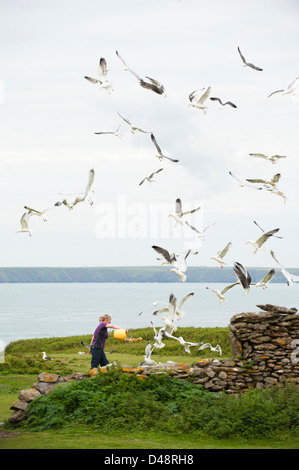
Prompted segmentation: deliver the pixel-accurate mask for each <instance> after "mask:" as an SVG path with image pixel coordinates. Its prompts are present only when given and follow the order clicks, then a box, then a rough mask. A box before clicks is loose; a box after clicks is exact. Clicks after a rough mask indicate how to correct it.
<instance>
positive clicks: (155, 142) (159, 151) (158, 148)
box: [151, 133, 164, 157]
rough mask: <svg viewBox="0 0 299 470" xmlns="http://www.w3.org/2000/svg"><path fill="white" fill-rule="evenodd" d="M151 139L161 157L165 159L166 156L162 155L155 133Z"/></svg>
mask: <svg viewBox="0 0 299 470" xmlns="http://www.w3.org/2000/svg"><path fill="white" fill-rule="evenodd" d="M151 139H152V142H153V144H154V145H155V147H156V149H157V151H158V153H159V155H161V157H163V156H164V155H163V154H162V151H161V148H160V147H159V145H158V143H157V141H156V138H155V136H154V134H153V133H151Z"/></svg>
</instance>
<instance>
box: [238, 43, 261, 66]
mask: <svg viewBox="0 0 299 470" xmlns="http://www.w3.org/2000/svg"><path fill="white" fill-rule="evenodd" d="M238 52H239V54H240V57H241V59H242V61H243V67H250V68H252V69H254V70H257V71H258V72H262V70H263V69H261V68H260V67H256V66H255V65H253V64H250V63H249V62H246V60H245V57H244V56H243V55H242V53H241V51H240V48H239V47H238Z"/></svg>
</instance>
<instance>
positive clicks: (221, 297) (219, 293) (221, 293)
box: [206, 281, 239, 304]
mask: <svg viewBox="0 0 299 470" xmlns="http://www.w3.org/2000/svg"><path fill="white" fill-rule="evenodd" d="M237 284H239V281H237V282H234V283H233V284H229V285H228V286H225V287H224V288H223V289H221V290H219V289H211V290H212V292H214V293H215V294H216V295H217V297H218V299H219V303H220V304H221V303H222V302H225V301H226V298H225V297H224V294H225V293H226V292H227V291H228V290H229V289H231V288H232V287H234V286H236V285H237ZM206 289H210V288H209V287H206Z"/></svg>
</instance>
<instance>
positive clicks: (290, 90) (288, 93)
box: [268, 77, 299, 98]
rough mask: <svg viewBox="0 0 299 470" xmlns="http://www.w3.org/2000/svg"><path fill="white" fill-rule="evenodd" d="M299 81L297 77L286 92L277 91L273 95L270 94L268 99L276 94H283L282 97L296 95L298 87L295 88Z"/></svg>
mask: <svg viewBox="0 0 299 470" xmlns="http://www.w3.org/2000/svg"><path fill="white" fill-rule="evenodd" d="M298 79H299V77H296V78H295V80H293V81H292V82H291V83H290V84H289V85H288V86H287V87H286V88H285V89H284V90H276V91H273V92H272V93H270V95H269V96H268V98H270V96H272V95H274V94H275V93H281V94H282V95H290V94H292V95H295V94H296V93H295V91H296V86H295V83H296V81H297V80H298Z"/></svg>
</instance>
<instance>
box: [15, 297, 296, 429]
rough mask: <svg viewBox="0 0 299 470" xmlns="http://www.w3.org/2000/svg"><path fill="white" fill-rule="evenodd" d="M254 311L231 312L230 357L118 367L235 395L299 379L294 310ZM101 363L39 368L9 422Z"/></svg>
mask: <svg viewBox="0 0 299 470" xmlns="http://www.w3.org/2000/svg"><path fill="white" fill-rule="evenodd" d="M258 307H259V308H260V309H261V310H260V311H257V312H250V313H239V314H236V315H234V316H233V317H232V318H231V320H230V324H229V329H230V341H231V346H232V355H233V358H232V359H231V360H227V359H222V360H221V359H220V360H219V359H212V360H210V359H200V360H198V361H196V362H195V363H194V364H193V365H192V366H191V367H190V365H189V364H185V363H174V362H166V363H164V364H158V365H156V366H151V367H149V366H144V367H143V366H142V367H141V366H140V367H131V366H119V370H120V371H122V372H123V373H127V374H136V375H137V377H138V378H140V379H146V378H147V377H148V376H149V375H150V374H161V373H166V374H167V375H169V377H170V378H171V377H176V378H178V379H180V380H188V381H191V382H193V383H195V384H199V385H202V386H203V387H204V388H205V389H206V390H209V391H211V392H225V393H228V394H235V395H238V394H240V393H242V392H245V391H247V390H249V389H250V388H266V387H272V386H283V384H284V383H287V382H294V383H296V384H299V315H298V314H297V309H287V308H284V307H278V306H274V305H269V304H267V305H258ZM107 369H108V368H107V367H102V368H99V369H91V370H90V371H89V372H88V374H84V373H81V372H77V373H74V374H71V375H69V376H66V377H61V376H59V375H56V374H49V373H46V372H43V373H41V374H39V376H38V378H37V380H38V381H37V383H35V384H33V386H32V388H31V389H27V390H21V391H20V393H19V397H18V398H19V400H18V401H15V402H14V403H13V404H12V405H11V409H12V410H13V413H12V415H11V416H10V418H9V421H10V422H12V423H17V422H20V421H22V420H24V419H26V408H27V406H28V403H29V402H31V401H32V400H34V399H35V398H36V397H38V396H40V395H42V394H45V393H50V392H51V390H52V388H53V387H55V386H56V385H59V384H62V383H65V382H70V381H75V380H83V379H88V377H89V379H88V380H90V379H91V378H92V377H93V376H94V375H96V374H98V373H105V372H107Z"/></svg>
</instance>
